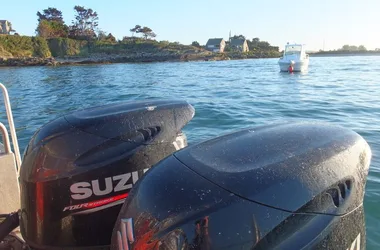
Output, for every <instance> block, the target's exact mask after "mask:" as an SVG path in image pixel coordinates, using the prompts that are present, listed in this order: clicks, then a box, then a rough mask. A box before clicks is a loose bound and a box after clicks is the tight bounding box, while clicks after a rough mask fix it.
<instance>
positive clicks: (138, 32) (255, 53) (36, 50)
mask: <svg viewBox="0 0 380 250" xmlns="http://www.w3.org/2000/svg"><path fill="white" fill-rule="evenodd" d="M73 10H74V14H75V15H74V17H75V18H74V20H72V23H71V24H70V25H68V24H66V23H65V22H64V20H63V14H62V12H61V11H60V10H58V9H56V8H52V7H48V8H47V9H44V10H42V11H41V12H40V11H38V12H37V18H38V19H37V20H38V24H37V27H36V30H35V32H36V36H32V37H30V36H20V35H19V34H18V33H15V34H14V35H0V66H4V65H13V64H15V65H23V63H22V60H23V59H21V61H19V62H17V63H14V62H13V61H12V60H9V59H14V60H16V59H17V58H35V59H34V60H33V65H38V64H39V62H38V60H37V59H38V58H40V59H41V62H42V63H41V64H42V65H45V64H46V60H45V59H49V58H50V59H49V61H48V62H49V63H52V64H55V62H54V61H55V59H62V60H74V59H75V60H77V61H78V60H80V59H82V60H84V61H85V62H90V61H91V62H93V63H97V62H134V61H136V62H140V61H169V60H171V61H172V60H180V61H188V60H229V59H245V58H273V57H279V56H280V55H281V52H280V51H279V47H276V46H271V45H270V44H269V43H268V42H266V41H261V40H260V39H259V38H253V39H251V40H250V39H247V38H246V37H245V36H244V35H237V36H234V37H232V38H234V39H244V40H246V41H247V45H248V48H249V51H248V52H240V51H238V50H234V49H232V48H231V47H230V46H229V41H226V48H225V51H224V52H222V53H219V52H211V51H208V50H206V49H205V46H204V45H201V44H200V43H199V42H198V41H193V42H192V43H191V44H189V45H184V44H180V43H178V42H169V41H158V40H156V37H157V34H156V33H155V32H154V31H153V29H152V28H150V27H148V26H143V25H135V26H134V27H132V28H131V29H129V30H128V32H131V36H124V37H123V38H122V39H120V40H117V39H116V38H115V37H114V36H113V35H112V33H108V32H105V31H103V30H101V29H100V28H99V17H98V13H97V12H96V11H94V10H92V9H91V8H86V7H84V6H79V5H77V6H74V8H73ZM373 52H374V51H367V49H366V48H365V47H364V46H358V47H357V46H352V45H344V46H343V47H342V48H341V49H339V50H334V51H319V52H316V53H310V54H311V55H312V56H313V55H316V56H318V55H322V56H323V55H331V54H334V55H339V54H353V53H373ZM375 52H376V53H380V50H379V51H375ZM36 58H37V59H36ZM73 58H74V59H73ZM28 60H29V59H28ZM29 61H30V60H29ZM68 64H69V62H68Z"/></svg>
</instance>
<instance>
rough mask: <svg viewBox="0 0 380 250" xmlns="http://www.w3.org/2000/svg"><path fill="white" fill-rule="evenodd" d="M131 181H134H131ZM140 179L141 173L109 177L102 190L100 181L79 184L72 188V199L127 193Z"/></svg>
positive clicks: (104, 180)
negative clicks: (120, 192)
mask: <svg viewBox="0 0 380 250" xmlns="http://www.w3.org/2000/svg"><path fill="white" fill-rule="evenodd" d="M148 170H149V168H145V169H143V172H144V173H145V172H146V171H148ZM130 179H132V180H131V181H130ZM138 179H139V171H134V172H131V173H126V174H121V175H117V176H111V177H107V178H105V179H103V180H102V181H101V182H102V183H104V184H105V185H104V186H105V187H104V188H103V189H101V188H100V186H101V185H100V181H99V180H92V181H90V182H77V183H74V184H73V185H71V186H70V191H71V198H73V199H74V200H83V199H87V198H90V197H91V196H93V195H95V196H103V195H107V194H110V193H112V192H119V191H125V190H128V189H131V188H132V186H133V185H134V184H135V183H136V182H137V181H138Z"/></svg>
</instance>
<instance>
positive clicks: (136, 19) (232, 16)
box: [0, 0, 380, 50]
mask: <svg viewBox="0 0 380 250" xmlns="http://www.w3.org/2000/svg"><path fill="white" fill-rule="evenodd" d="M75 5H81V6H84V7H86V8H92V9H93V10H94V11H96V12H97V13H98V15H99V28H100V29H102V30H104V31H106V32H107V33H112V34H113V35H114V36H115V37H116V38H117V39H122V37H123V36H131V32H130V31H129V30H130V29H131V28H133V27H134V26H135V25H136V24H139V25H141V26H148V27H150V28H151V29H152V30H153V31H154V32H155V33H156V34H157V37H156V39H157V40H168V41H173V42H174V41H178V42H180V43H183V44H190V43H191V42H192V41H198V42H199V43H200V44H201V45H203V44H206V42H207V40H208V38H224V39H228V36H229V32H230V31H231V34H232V35H239V34H242V35H244V36H245V37H246V38H247V39H252V38H255V37H258V38H260V40H263V41H268V42H269V43H270V44H271V45H274V46H279V47H280V48H283V47H284V45H285V44H286V43H287V42H297V43H303V44H306V45H307V49H308V50H319V49H323V48H324V49H325V50H330V49H337V48H340V47H342V46H343V45H344V44H349V45H357V46H358V45H364V46H366V47H367V48H368V49H375V48H380V33H379V31H380V30H379V25H380V14H379V13H380V12H379V11H380V0H291V1H290V0H288V1H286V0H234V1H231V0H228V1H227V0H218V1H217V0H192V1H180V0H140V1H132V0H123V1H121V0H108V1H107V0H102V1H99V0H76V1H74V0H65V1H54V0H34V1H30V0H19V1H3V2H2V3H1V8H0V20H3V19H5V20H9V21H10V22H11V23H12V25H13V29H15V30H16V31H17V32H18V33H19V34H20V35H35V29H36V27H37V15H36V13H37V11H42V10H43V9H46V8H48V7H55V8H57V9H59V10H61V11H62V12H63V17H64V20H65V22H66V23H67V24H71V21H72V20H74V15H75V13H74V9H73V8H74V6H75Z"/></svg>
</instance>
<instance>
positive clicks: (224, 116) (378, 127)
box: [0, 56, 380, 249]
mask: <svg viewBox="0 0 380 250" xmlns="http://www.w3.org/2000/svg"><path fill="white" fill-rule="evenodd" d="M379 79H380V57H376V56H373V57H370V56H369V57H331V58H311V63H310V68H309V72H307V73H305V74H286V73H279V72H278V66H277V59H259V60H239V61H223V62H189V63H150V64H113V65H95V66H94V65H91V66H65V67H56V68H54V67H32V68H0V82H2V83H4V84H5V85H6V86H7V87H8V90H9V94H10V97H11V102H12V108H13V113H14V118H15V123H16V127H17V133H18V137H19V141H20V147H21V150H22V151H23V150H24V148H25V146H26V144H27V143H28V141H29V139H30V137H31V136H32V134H33V133H34V131H35V130H36V129H38V128H39V127H40V126H41V125H43V124H44V123H46V122H48V121H50V120H52V119H54V118H56V117H57V116H60V115H62V114H63V113H65V112H68V111H72V110H76V109H79V108H84V107H89V106H93V105H102V104H106V103H113V102H119V101H125V100H134V99H151V98H165V97H168V98H179V99H186V100H188V101H189V102H190V103H191V104H192V105H193V106H194V107H195V109H196V115H195V117H194V119H193V120H192V121H191V122H190V123H189V125H188V126H187V127H186V129H185V132H186V134H187V136H188V139H189V143H195V142H198V141H200V140H204V139H208V138H211V137H213V136H217V135H220V134H222V133H226V132H228V131H231V130H234V129H238V128H244V127H247V126H256V125H263V124H269V123H273V122H276V121H283V120H293V119H295V120H306V119H308V120H313V119H316V120H321V121H328V122H331V123H335V124H338V125H341V126H344V127H348V128H351V129H353V130H355V131H356V132H358V133H359V134H360V135H362V136H363V137H364V138H365V139H366V140H367V141H368V142H369V144H370V146H371V148H372V151H373V160H372V165H371V169H370V175H369V178H368V182H367V188H366V197H365V211H366V222H367V224H366V226H367V248H368V249H380V230H379V229H380V212H379V211H380V160H379V159H380V144H379V142H380V81H379ZM4 119H5V113H4V109H3V107H0V120H2V121H4Z"/></svg>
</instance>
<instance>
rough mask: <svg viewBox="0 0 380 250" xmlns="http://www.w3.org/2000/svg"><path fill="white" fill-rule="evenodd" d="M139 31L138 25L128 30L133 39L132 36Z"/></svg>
mask: <svg viewBox="0 0 380 250" xmlns="http://www.w3.org/2000/svg"><path fill="white" fill-rule="evenodd" d="M140 29H141V26H140V25H138V24H137V25H136V26H135V27H134V28H132V29H130V30H129V31H130V32H132V37H133V35H134V34H135V33H136V32H138V30H140Z"/></svg>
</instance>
